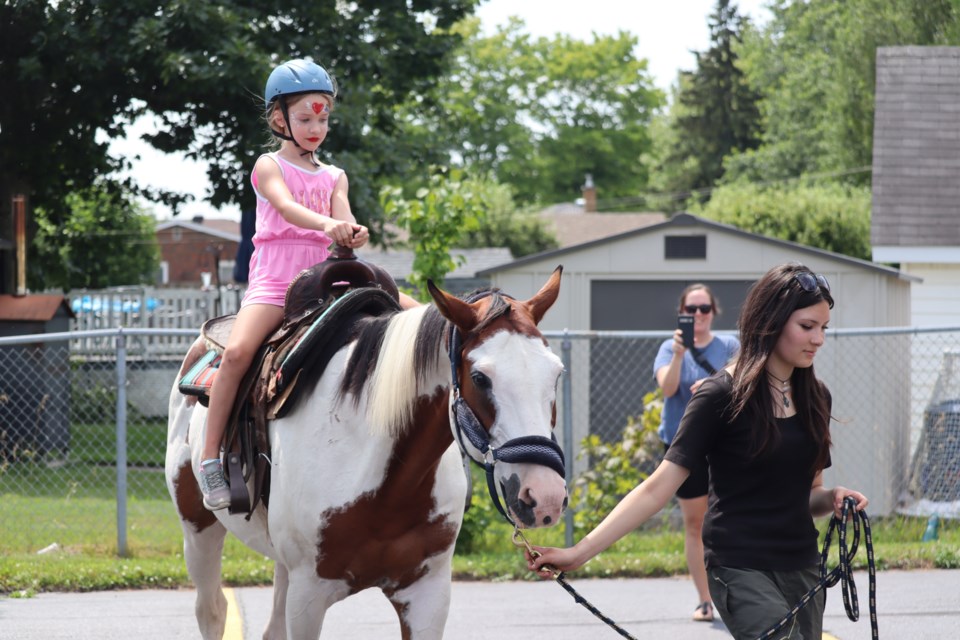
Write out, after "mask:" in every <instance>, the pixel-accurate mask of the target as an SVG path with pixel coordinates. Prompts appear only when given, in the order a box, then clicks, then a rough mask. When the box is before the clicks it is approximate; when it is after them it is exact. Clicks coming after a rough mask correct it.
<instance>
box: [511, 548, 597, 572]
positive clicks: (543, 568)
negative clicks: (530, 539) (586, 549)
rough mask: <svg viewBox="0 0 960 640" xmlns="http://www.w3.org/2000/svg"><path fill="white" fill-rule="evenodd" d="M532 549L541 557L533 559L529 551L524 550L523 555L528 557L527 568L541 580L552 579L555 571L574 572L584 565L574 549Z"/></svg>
mask: <svg viewBox="0 0 960 640" xmlns="http://www.w3.org/2000/svg"><path fill="white" fill-rule="evenodd" d="M532 548H533V550H534V551H536V552H537V553H539V554H540V555H538V556H537V557H533V555H531V554H530V552H529V551H528V550H524V552H523V554H524V555H525V556H526V557H527V568H529V569H530V570H531V571H533V572H534V573H536V574H537V575H539V576H540V577H541V578H552V577H554V572H555V571H573V570H574V569H578V568H580V567H582V566H583V564H584V563H583V562H582V561H580V560H579V559H578V558H577V554H576V553H575V552H574V548H573V547H568V548H566V549H558V548H556V547H537V546H534V547H532Z"/></svg>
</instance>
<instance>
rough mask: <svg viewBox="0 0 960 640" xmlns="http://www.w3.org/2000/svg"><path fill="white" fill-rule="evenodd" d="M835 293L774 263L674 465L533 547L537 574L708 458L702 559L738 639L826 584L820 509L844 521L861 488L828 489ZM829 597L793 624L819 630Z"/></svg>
mask: <svg viewBox="0 0 960 640" xmlns="http://www.w3.org/2000/svg"><path fill="white" fill-rule="evenodd" d="M831 308H833V297H832V296H831V294H830V287H829V284H828V283H827V280H826V278H824V277H823V276H822V275H819V274H815V273H813V272H812V271H810V270H809V269H808V268H806V267H804V266H802V265H798V264H785V265H780V266H778V267H775V268H773V269H771V270H770V271H768V272H767V273H766V274H765V275H764V276H763V277H762V278H761V279H760V280H759V281H757V283H756V284H754V286H753V287H752V288H751V289H750V293H749V294H748V296H747V300H746V301H745V302H744V306H743V309H742V311H741V314H740V320H739V328H740V344H741V346H740V355H739V357H738V359H737V360H736V362H734V363H733V364H731V365H730V366H728V367H727V368H726V369H724V370H722V371H720V372H718V373H717V374H716V375H714V376H712V377H711V378H709V379H707V380H706V381H705V382H704V383H703V384H702V385H701V387H700V388H699V389H698V390H697V392H696V393H695V394H694V396H693V398H692V399H691V400H690V403H689V404H688V406H687V409H686V412H685V413H684V416H683V419H682V420H681V422H680V429H679V431H678V433H677V436H676V438H675V439H674V440H673V443H672V444H671V446H670V449H669V450H668V451H667V454H666V455H665V457H664V462H663V463H661V465H660V466H659V467H658V468H657V470H656V471H655V472H654V473H653V474H652V475H651V476H650V477H649V478H648V479H647V480H645V481H644V482H642V483H641V484H640V485H638V486H637V487H636V488H635V489H633V491H631V492H630V493H629V494H627V495H626V496H625V497H624V498H623V499H622V500H621V501H620V503H619V504H618V505H617V506H616V507H615V508H614V509H613V511H611V512H610V514H609V515H608V516H607V517H606V518H605V519H604V520H603V522H601V523H600V524H599V525H597V527H596V528H595V529H594V530H593V531H591V532H590V533H588V534H587V535H586V536H585V537H584V538H583V539H582V540H580V542H578V543H577V544H576V545H574V546H573V547H570V548H568V549H558V548H541V547H535V549H536V550H537V551H538V552H540V554H541V555H540V556H539V557H537V558H532V557H529V554H528V558H527V562H528V565H529V567H530V569H531V570H533V571H538V572H540V573H541V575H543V576H547V575H549V574H550V571H549V570H545V569H544V568H543V567H544V566H545V565H550V566H551V567H553V568H556V569H559V570H561V571H571V570H573V569H576V568H578V567H580V566H582V565H583V564H584V563H586V562H587V561H588V560H589V559H590V558H592V557H594V556H595V555H597V554H598V553H600V552H601V551H603V550H605V549H607V548H608V547H609V546H610V545H612V544H613V543H614V542H616V541H617V540H619V539H620V538H622V537H623V536H624V535H626V534H627V533H629V532H630V531H632V530H634V529H635V528H636V527H638V526H639V525H640V524H642V523H643V522H644V521H646V520H647V519H648V518H649V517H651V516H652V515H654V514H655V513H657V512H658V511H659V510H660V509H661V508H663V506H664V505H665V504H666V503H667V502H668V501H669V499H670V498H671V496H672V495H673V494H674V493H675V492H676V490H677V488H678V487H679V486H680V485H681V484H682V483H683V481H684V480H685V479H686V478H687V476H688V475H689V473H690V472H689V470H690V469H692V468H695V467H696V465H697V463H698V461H702V460H704V459H706V461H707V464H708V465H709V469H710V489H709V494H708V507H707V515H706V519H705V520H704V525H703V542H704V560H705V563H706V567H707V574H708V577H709V586H710V594H711V597H712V598H713V602H714V605H715V606H716V608H717V610H718V611H719V613H720V616H721V618H722V619H723V621H724V623H725V624H726V625H727V628H728V629H729V630H730V632H731V633H732V634H733V635H734V637H735V638H742V639H744V640H754V639H755V638H757V637H758V636H759V635H760V634H762V633H763V632H764V631H765V630H767V629H768V628H770V627H771V626H773V625H774V624H776V623H777V622H778V621H780V619H781V618H783V617H784V616H785V615H786V614H787V613H788V612H789V611H790V609H791V608H792V607H793V606H794V605H795V604H796V603H797V601H798V600H799V599H800V598H801V597H802V596H803V595H804V594H805V593H806V592H807V591H809V590H810V588H812V587H813V586H814V585H816V583H817V580H818V577H819V576H818V560H819V554H818V552H817V530H816V527H815V526H814V523H813V518H814V517H815V516H824V515H827V514H829V513H830V512H831V511H833V512H834V513H835V514H837V516H838V517H839V515H840V511H841V508H842V505H843V500H844V498H845V497H847V496H851V497H853V498H854V499H855V500H856V502H857V510H860V509H864V508H865V507H866V506H867V504H868V500H867V498H866V497H864V495H863V494H861V493H860V492H858V491H853V490H850V489H846V488H844V487H834V488H833V489H827V488H825V487H824V486H823V477H822V474H823V469H824V468H826V467H828V466H830V429H829V422H830V407H831V398H830V393H829V391H828V390H827V388H826V386H825V385H824V384H823V383H822V382H820V381H819V380H818V379H817V377H816V375H815V373H814V370H813V359H814V356H815V355H816V352H817V350H818V349H819V348H820V347H821V346H822V345H823V341H824V335H825V331H826V328H827V324H828V322H829V320H830V309H831ZM823 604H824V593H823V591H821V592H820V593H819V594H818V595H817V597H816V598H815V599H814V602H811V603H810V604H808V605H807V606H806V607H805V608H804V609H803V610H801V612H800V614H799V615H797V617H796V618H795V619H794V620H793V621H792V624H791V625H788V626H787V627H786V628H785V629H784V630H783V634H784V635H783V637H784V638H790V639H794V640H801V639H802V640H811V639H813V638H817V639H819V638H820V635H821V627H822V625H823Z"/></svg>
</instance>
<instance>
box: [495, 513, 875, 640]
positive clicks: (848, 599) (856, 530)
mask: <svg viewBox="0 0 960 640" xmlns="http://www.w3.org/2000/svg"><path fill="white" fill-rule="evenodd" d="M856 506H857V503H856V501H855V500H854V499H853V498H851V497H849V496H848V497H846V498H844V500H843V507H842V510H841V512H840V518H839V519H838V518H837V516H836V515H834V516H833V517H832V518H831V519H830V526H829V528H828V529H827V533H826V535H825V536H824V538H823V551H821V553H820V581H819V582H818V583H817V585H816V586H815V587H813V588H812V589H810V591H808V592H807V593H806V594H804V596H803V597H802V598H800V601H799V602H798V603H797V604H796V605H794V607H793V608H792V609H791V610H790V612H789V613H787V615H786V616H784V617H783V619H782V620H780V622H778V623H776V624H775V625H773V626H772V627H770V628H769V629H767V630H766V631H765V632H764V633H763V634H761V635H760V637H759V638H757V640H769V639H770V638H772V637H773V636H774V635H775V634H776V633H777V632H778V631H780V630H782V629H783V628H784V627H785V626H787V624H789V622H790V621H791V620H792V619H793V618H795V617H796V616H797V614H798V613H799V612H800V610H801V609H803V608H804V607H805V606H806V605H807V604H809V603H810V601H811V600H813V597H814V596H815V595H817V592H818V591H821V590H824V591H825V590H826V589H828V588H830V587H833V586H836V584H837V582H840V583H841V593H842V594H843V608H844V610H845V611H846V613H847V617H848V618H849V619H850V620H852V621H853V622H856V621H857V620H859V619H860V604H859V600H858V599H857V585H856V583H855V582H854V581H853V568H852V566H851V561H852V560H853V558H854V557H855V556H856V555H857V548H858V547H859V546H860V526H861V522H860V521H861V520H862V521H863V534H864V540H865V545H864V546H865V547H866V550H867V575H868V577H869V589H870V601H869V608H870V632H871V638H872V639H873V640H879V638H880V633H879V630H878V627H877V568H876V562H875V561H874V557H873V536H872V534H871V533H870V519H869V518H868V517H867V514H866V512H865V511H856ZM850 510H853V518H852V520H853V544H852V545H851V546H850V548H849V550H848V549H847V527H846V524H845V523H846V522H847V515H848V513H849V512H850ZM834 529H836V530H837V531H838V536H837V539H838V544H839V552H840V557H839V563H838V565H837V566H836V567H835V568H834V569H833V571H831V572H829V573H827V555H828V553H829V551H830V541H831V539H832V537H833V531H834ZM513 544H515V545H516V546H518V547H522V548H525V549H526V550H527V553H529V554H530V556H531V557H533V558H536V557H539V556H540V552H539V551H536V550H535V549H534V548H533V547H532V546H530V543H529V542H527V539H526V537H524V535H523V532H521V531H520V529H519V528H514V531H513ZM544 568H545V569H547V570H549V571H550V573H551V574H553V579H554V580H556V581H557V582H558V583H559V584H560V586H561V587H563V588H564V589H565V590H566V591H567V593H569V594H570V595H571V596H573V599H574V600H575V601H576V602H577V604H581V605H583V606H584V607H585V608H586V609H587V611H589V612H590V613H592V614H593V615H595V616H596V617H597V618H599V619H600V620H602V621H603V622H604V623H606V624H607V625H609V626H610V627H611V628H612V629H613V630H614V631H616V632H617V633H618V634H620V635H621V636H623V637H624V638H630V639H631V640H636V638H634V637H633V636H632V635H630V634H629V633H628V632H626V631H625V630H624V629H622V628H621V627H619V626H618V625H617V624H616V623H615V622H614V621H613V620H611V619H610V618H608V617H607V616H605V615H603V613H601V612H600V611H599V610H598V609H597V608H596V607H594V606H593V605H592V604H590V603H589V602H588V601H587V600H586V599H585V598H584V597H583V596H581V595H580V594H579V593H577V591H576V589H574V588H573V587H572V586H570V584H569V583H568V582H567V581H566V579H565V576H564V573H563V571H558V570H557V569H556V568H554V567H551V566H550V565H544ZM824 597H826V594H824Z"/></svg>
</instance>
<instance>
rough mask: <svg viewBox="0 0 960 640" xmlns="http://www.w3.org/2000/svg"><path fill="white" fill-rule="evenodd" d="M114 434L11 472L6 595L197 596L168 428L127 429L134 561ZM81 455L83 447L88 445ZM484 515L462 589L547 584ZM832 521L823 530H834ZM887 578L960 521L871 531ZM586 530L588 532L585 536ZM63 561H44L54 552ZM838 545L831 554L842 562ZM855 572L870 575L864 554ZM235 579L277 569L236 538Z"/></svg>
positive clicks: (1, 524)
mask: <svg viewBox="0 0 960 640" xmlns="http://www.w3.org/2000/svg"><path fill="white" fill-rule="evenodd" d="M113 438H114V433H113V427H112V425H97V424H79V425H74V426H73V427H72V429H71V442H72V443H74V445H75V446H72V448H71V452H70V455H69V456H68V458H67V460H65V461H60V462H58V463H57V464H45V463H44V462H43V461H42V460H34V461H31V460H29V456H27V459H26V460H24V461H21V462H17V463H15V464H0V505H2V506H0V594H6V595H8V596H11V597H29V596H31V595H32V594H35V593H37V592H41V591H94V590H108V589H137V588H181V587H190V586H191V582H190V579H189V576H187V572H186V567H185V565H184V560H183V551H182V545H183V538H182V534H181V531H180V525H179V521H178V519H177V516H176V513H175V511H174V508H173V505H172V503H171V502H170V498H169V496H168V494H167V489H166V486H165V484H164V479H163V444H164V440H165V425H164V424H162V423H160V422H153V423H145V424H133V425H131V426H130V428H129V430H128V443H129V444H128V460H129V462H130V469H129V471H128V477H127V484H128V492H127V494H128V501H127V530H126V533H127V557H123V558H121V557H118V555H117V532H116V527H117V524H116V523H117V509H116V498H115V493H116V489H115V485H116V471H115V469H114V466H113V461H114V459H115V456H116V452H115V451H114V448H113V446H112V445H110V444H106V445H104V444H97V443H111V442H113ZM81 445H82V446H81ZM475 486H476V489H475V495H474V500H473V505H474V506H473V507H472V509H471V511H470V512H468V514H467V519H466V522H467V525H466V526H465V529H464V533H462V534H461V540H460V541H459V550H458V552H457V554H456V556H455V557H454V563H453V573H454V578H455V579H457V580H530V579H536V578H535V577H534V576H532V574H530V573H529V572H528V571H527V570H526V568H525V566H524V563H523V559H522V554H521V551H520V550H519V549H518V548H517V547H516V546H514V545H513V543H512V542H511V534H512V531H511V529H510V528H509V527H508V526H507V525H506V524H505V523H503V522H502V521H501V520H500V519H499V518H500V517H499V515H498V514H497V513H496V512H495V511H494V509H493V507H492V506H491V505H490V501H489V498H488V497H487V496H486V492H485V491H484V490H483V485H482V483H481V484H477V485H475ZM825 525H826V521H824V522H823V523H821V528H825ZM872 525H873V526H872V529H873V539H874V545H875V555H876V561H877V567H878V569H919V568H960V522H957V521H952V520H945V521H943V522H942V524H941V527H940V532H939V533H940V535H939V540H938V541H935V542H921V538H922V536H923V532H924V529H925V528H926V525H927V521H926V519H925V518H911V517H905V516H895V517H887V518H878V519H876V520H875V521H874V522H873V523H872ZM582 534H583V532H577V534H576V537H578V538H579V537H580V536H581V535H582ZM527 538H528V539H529V540H530V542H531V543H533V544H542V545H552V546H559V545H562V544H563V539H564V533H563V528H562V527H557V528H555V529H548V530H537V531H533V532H530V533H528V534H527ZM54 543H55V544H56V545H57V549H56V550H55V551H52V552H49V553H44V554H38V553H37V551H38V550H40V549H43V548H44V547H47V546H48V545H51V544H54ZM836 556H837V550H836V541H834V547H833V549H832V550H831V558H832V559H833V561H834V562H835V559H836ZM855 566H857V567H861V568H862V567H865V566H866V554H865V551H864V550H863V548H861V550H860V551H859V552H858V554H857V557H856V559H855ZM685 572H686V561H685V559H684V553H683V534H682V532H681V531H679V530H677V529H676V528H674V527H671V526H670V525H669V523H668V519H667V518H661V519H657V522H654V523H653V524H652V525H650V526H647V527H645V529H644V530H643V531H640V532H636V533H633V534H631V535H629V536H627V537H625V538H624V539H623V540H621V541H620V542H618V543H617V544H616V545H614V546H613V547H612V548H611V549H609V550H608V551H607V552H605V553H603V554H601V555H600V556H598V557H597V558H595V559H594V560H593V561H591V562H590V563H589V564H587V565H586V566H585V567H583V568H581V569H580V570H578V571H577V572H576V573H575V574H574V575H573V576H572V577H574V578H577V579H579V578H604V577H653V576H668V575H676V574H683V573H685ZM223 576H224V581H225V583H226V584H228V585H232V586H248V585H268V584H270V583H271V581H272V578H273V562H272V561H271V560H269V559H267V558H264V557H263V556H260V555H258V554H256V553H255V552H253V551H251V550H250V549H248V548H247V547H245V546H244V545H242V544H241V543H240V542H239V541H238V540H236V539H235V538H233V537H232V536H228V537H227V542H226V545H225V550H224V560H223Z"/></svg>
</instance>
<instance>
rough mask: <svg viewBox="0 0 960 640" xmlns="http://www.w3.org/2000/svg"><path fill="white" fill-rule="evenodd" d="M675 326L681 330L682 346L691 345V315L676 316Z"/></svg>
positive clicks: (688, 347) (688, 346) (689, 346)
mask: <svg viewBox="0 0 960 640" xmlns="http://www.w3.org/2000/svg"><path fill="white" fill-rule="evenodd" d="M677 326H678V327H679V328H680V331H682V332H683V346H684V347H686V348H687V349H690V348H691V347H693V316H684V315H680V316H677Z"/></svg>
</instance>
